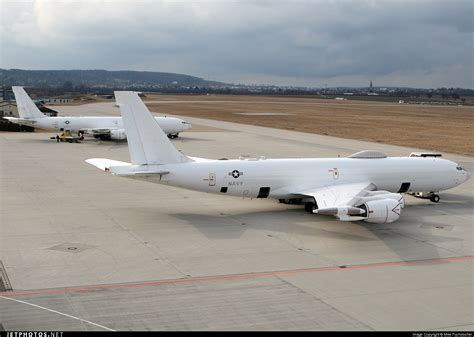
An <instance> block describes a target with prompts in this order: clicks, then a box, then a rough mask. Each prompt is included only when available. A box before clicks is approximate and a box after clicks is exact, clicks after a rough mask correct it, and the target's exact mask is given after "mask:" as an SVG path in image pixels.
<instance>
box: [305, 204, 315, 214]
mask: <svg viewBox="0 0 474 337" xmlns="http://www.w3.org/2000/svg"><path fill="white" fill-rule="evenodd" d="M317 208H318V207H317V206H316V204H315V203H314V202H307V203H306V204H304V209H305V211H306V212H308V213H313V211H314V210H315V209H317Z"/></svg>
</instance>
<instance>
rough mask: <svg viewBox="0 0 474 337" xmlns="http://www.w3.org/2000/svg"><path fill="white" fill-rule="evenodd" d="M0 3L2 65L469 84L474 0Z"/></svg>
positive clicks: (299, 81) (230, 77)
mask: <svg viewBox="0 0 474 337" xmlns="http://www.w3.org/2000/svg"><path fill="white" fill-rule="evenodd" d="M0 3H1V7H0V8H1V9H0V10H1V22H0V34H1V35H0V38H1V56H0V57H1V58H0V68H7V69H9V68H20V69H107V70H146V71H164V72H177V73H183V74H188V75H195V76H199V77H202V78H205V79H211V80H218V81H224V82H229V83H245V84H277V85H302V86H312V87H324V86H326V85H327V86H345V85H347V86H367V85H368V83H369V82H370V80H372V81H373V83H374V85H376V86H412V87H426V88H436V87H465V88H474V84H473V81H474V80H473V76H474V75H473V57H474V55H473V39H474V35H473V15H474V10H473V8H474V1H472V0H466V1H463V0H450V1H445V0H426V1H422V0H416V1H413V0H408V1H404V0H392V1H389V0H384V1H377V0H370V1H369V0H351V1H343V0H339V1H336V0H332V1H331V0H313V1H303V0H284V1H283V0H272V1H267V0H255V1H242V0H234V1H225V0H220V1H217V0H216V1H210V0H207V1H203V0H195V1H191V0H188V1H183V0H182V1H173V0H167V1H165V0H164V1H143V0H135V1H133V0H122V1H111V0H109V1H99V0H95V1H92V0H81V1H66V0H64V1H59V0H54V1H53V0H38V1H31V0H30V1H21V0H16V1H11V0H0Z"/></svg>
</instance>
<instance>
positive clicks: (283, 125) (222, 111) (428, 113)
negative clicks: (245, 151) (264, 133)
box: [147, 95, 474, 156]
mask: <svg viewBox="0 0 474 337" xmlns="http://www.w3.org/2000/svg"><path fill="white" fill-rule="evenodd" d="M158 102H159V103H158ZM147 105H148V106H149V108H150V110H151V111H154V112H160V113H169V114H176V115H182V116H192V117H199V118H208V119H216V120H223V121H229V122H236V123H244V124H253V125H259V126H266V127H273V128H280V129H283V130H296V131H302V132H309V133H317V134H322V135H329V136H334V137H342V138H349V139H358V140H365V141H370V142H380V143H386V144H395V145H401V146H409V147H416V148H422V149H428V150H433V151H442V152H452V153H458V154H464V155H469V156H473V155H474V144H473V143H474V142H473V140H474V108H473V107H472V106H430V105H418V104H394V103H388V102H367V101H359V100H357V101H351V100H346V101H337V100H329V99H312V98H288V97H268V96H267V97H265V96H227V95H212V96H182V95H179V96H178V95H175V96H173V95H149V96H148V97H147ZM241 113H244V114H241ZM262 113H263V114H262ZM272 113H278V114H276V115H273V114H272Z"/></svg>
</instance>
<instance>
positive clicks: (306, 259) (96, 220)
mask: <svg viewBox="0 0 474 337" xmlns="http://www.w3.org/2000/svg"><path fill="white" fill-rule="evenodd" d="M82 107H83V109H85V108H87V109H91V107H92V108H93V107H94V105H84V106H82ZM55 108H58V110H59V107H55ZM67 108H70V107H67ZM74 108H75V109H77V110H76V111H75V113H78V114H79V113H80V114H83V115H85V114H86V113H87V112H85V111H81V110H80V109H79V108H77V107H74ZM102 108H103V109H104V111H107V113H109V114H116V111H111V104H109V105H107V104H103V106H102ZM89 111H90V110H89ZM188 120H190V121H191V122H192V123H195V124H196V125H195V127H194V128H193V131H191V132H186V133H183V134H182V135H180V138H178V139H176V140H175V141H173V142H174V144H175V145H176V146H177V147H178V148H179V149H180V150H183V151H184V152H185V153H186V154H188V155H190V156H200V157H209V158H222V157H227V158H232V157H234V158H235V157H238V156H239V155H263V156H266V157H280V158H281V157H325V156H337V155H341V156H346V155H348V154H350V153H353V152H357V151H359V150H362V149H373V150H380V151H383V152H385V153H387V154H388V155H406V154H409V153H410V152H411V151H413V150H414V149H408V148H401V147H394V146H387V145H381V144H369V143H363V142H357V141H351V140H344V139H337V138H331V137H323V136H318V135H311V134H304V133H297V132H288V131H282V130H274V129H267V128H260V127H254V126H248V125H239V124H232V123H225V122H218V121H207V120H198V119H192V118H188ZM198 124H199V125H198ZM50 136H52V134H49V133H0V147H1V166H0V169H1V171H0V191H1V192H0V260H1V262H2V264H3V266H4V273H2V271H0V277H2V279H3V282H2V284H3V285H5V284H6V282H5V281H6V279H7V278H8V280H9V283H11V286H12V288H13V290H12V291H4V292H2V293H0V324H1V325H0V329H1V328H3V329H5V330H30V329H31V330H148V329H150V330H299V329H301V330H420V329H427V330H436V329H447V330H472V329H474V309H473V303H474V302H473V301H474V282H473V278H474V248H473V247H474V231H473V222H474V220H473V200H474V196H473V180H471V181H468V182H467V183H465V184H464V185H461V186H459V187H458V188H456V189H453V190H450V191H447V192H445V193H442V194H441V201H440V203H439V204H434V203H430V202H429V201H426V200H419V199H414V198H412V197H407V206H406V207H405V209H404V211H403V214H402V217H401V218H400V220H399V221H398V222H395V223H392V224H385V225H376V224H368V223H361V222H354V223H342V222H339V221H337V220H336V219H334V218H332V217H324V216H316V215H311V214H308V213H306V212H305V211H304V210H303V208H302V206H293V205H282V204H278V203H277V202H276V201H273V200H242V199H240V198H234V197H225V196H219V195H210V194H203V193H198V192H192V191H186V190H181V189H176V188H172V187H167V186H160V185H153V184H149V183H145V182H141V181H135V180H127V179H120V178H115V177H113V176H110V175H108V174H105V173H103V172H100V171H98V170H97V169H96V168H94V167H92V166H90V165H88V164H86V163H85V162H84V160H85V159H87V158H94V157H99V158H100V157H104V158H110V159H116V160H122V161H128V160H129V158H128V149H127V145H126V143H124V142H122V143H114V142H103V141H96V140H86V141H84V142H83V143H81V144H67V143H56V142H55V141H53V140H50V139H49V137H50ZM446 157H447V158H449V159H454V160H457V161H458V162H460V164H461V165H462V166H465V167H466V168H467V169H468V170H471V171H473V169H474V161H473V158H471V157H463V156H455V155H450V154H446ZM0 266H1V264H0ZM5 275H6V276H7V277H5ZM0 285H1V284H0Z"/></svg>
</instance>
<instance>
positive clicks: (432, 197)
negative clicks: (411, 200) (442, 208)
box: [409, 192, 440, 203]
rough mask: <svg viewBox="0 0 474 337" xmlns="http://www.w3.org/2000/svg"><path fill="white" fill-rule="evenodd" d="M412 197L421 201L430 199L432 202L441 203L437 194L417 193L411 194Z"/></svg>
mask: <svg viewBox="0 0 474 337" xmlns="http://www.w3.org/2000/svg"><path fill="white" fill-rule="evenodd" d="M409 194H410V195H412V196H414V197H415V198H419V199H430V201H431V202H435V203H437V202H439V200H440V197H439V195H438V194H436V193H435V192H429V193H423V192H416V193H409Z"/></svg>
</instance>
